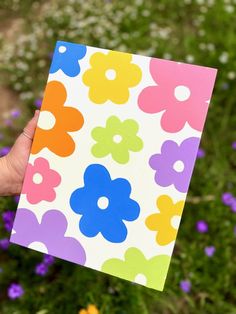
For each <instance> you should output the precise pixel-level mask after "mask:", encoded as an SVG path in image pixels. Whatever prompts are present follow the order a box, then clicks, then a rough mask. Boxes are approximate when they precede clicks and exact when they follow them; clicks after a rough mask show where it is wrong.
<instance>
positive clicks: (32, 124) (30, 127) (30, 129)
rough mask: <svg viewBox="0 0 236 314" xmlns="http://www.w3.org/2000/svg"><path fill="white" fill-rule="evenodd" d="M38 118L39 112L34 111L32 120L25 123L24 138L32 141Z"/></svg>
mask: <svg viewBox="0 0 236 314" xmlns="http://www.w3.org/2000/svg"><path fill="white" fill-rule="evenodd" d="M38 118H39V110H35V113H34V116H33V118H32V119H31V120H30V121H29V122H28V123H27V125H26V127H25V128H24V133H25V135H26V136H28V137H29V138H30V139H33V137H34V132H35V129H36V126H37V122H38Z"/></svg>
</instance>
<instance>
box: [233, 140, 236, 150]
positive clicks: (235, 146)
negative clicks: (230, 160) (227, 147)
mask: <svg viewBox="0 0 236 314" xmlns="http://www.w3.org/2000/svg"><path fill="white" fill-rule="evenodd" d="M232 148H233V149H236V141H235V142H233V143H232Z"/></svg>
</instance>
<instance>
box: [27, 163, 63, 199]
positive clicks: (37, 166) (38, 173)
mask: <svg viewBox="0 0 236 314" xmlns="http://www.w3.org/2000/svg"><path fill="white" fill-rule="evenodd" d="M60 182H61V176H60V175H59V173H57V172H56V171H55V170H52V169H51V168H50V166H49V162H48V161H47V160H46V159H44V158H37V159H35V161H34V165H32V164H30V163H29V164H28V166H27V170H26V175H25V180H24V184H23V188H22V194H26V198H27V200H28V201H29V202H30V203H31V204H37V203H39V202H40V201H43V200H44V201H48V202H52V201H53V200H54V199H55V198H56V192H55V190H54V188H55V187H57V186H58V185H59V184H60Z"/></svg>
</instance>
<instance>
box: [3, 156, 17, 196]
mask: <svg viewBox="0 0 236 314" xmlns="http://www.w3.org/2000/svg"><path fill="white" fill-rule="evenodd" d="M21 185H22V183H21V182H18V180H17V176H15V175H14V171H12V169H11V165H10V164H9V161H8V159H7V156H4V157H1V158H0V196H11V195H17V194H19V193H20V191H21Z"/></svg>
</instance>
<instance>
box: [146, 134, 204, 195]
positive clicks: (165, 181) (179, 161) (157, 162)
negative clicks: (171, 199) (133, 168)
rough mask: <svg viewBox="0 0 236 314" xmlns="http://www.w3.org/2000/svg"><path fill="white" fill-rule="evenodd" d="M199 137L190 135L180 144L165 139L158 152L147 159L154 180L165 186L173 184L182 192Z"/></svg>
mask: <svg viewBox="0 0 236 314" xmlns="http://www.w3.org/2000/svg"><path fill="white" fill-rule="evenodd" d="M199 142H200V139H199V138H197V137H190V138H187V139H186V140H184V141H183V142H182V143H181V144H180V145H178V144H177V143H176V142H174V141H169V140H168V141H165V142H164V143H163V144H162V147H161V153H160V154H154V155H152V156H151V158H150V160H149V164H150V166H151V168H152V169H154V170H155V171H156V174H155V182H156V183H157V184H159V185H160V186H163V187H166V186H170V185H171V184H174V186H175V188H176V189H177V190H178V191H179V192H182V193H186V192H187V190H188V186H189V182H190V178H191V174H192V171H193V167H194V162H195V159H196V155H197V150H198V146H199Z"/></svg>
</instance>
